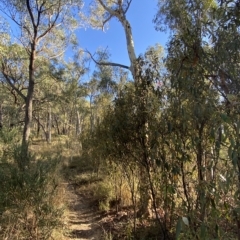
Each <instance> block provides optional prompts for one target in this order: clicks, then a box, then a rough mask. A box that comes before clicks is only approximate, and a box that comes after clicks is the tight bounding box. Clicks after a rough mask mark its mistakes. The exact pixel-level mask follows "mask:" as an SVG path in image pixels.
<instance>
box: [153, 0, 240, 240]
mask: <svg viewBox="0 0 240 240" xmlns="http://www.w3.org/2000/svg"><path fill="white" fill-rule="evenodd" d="M238 5H239V4H238V1H226V2H225V1H214V0H206V1H198V0H195V1H187V0H186V1H185V0H183V1H179V2H178V3H177V4H176V2H175V1H159V11H158V13H157V15H156V16H155V23H156V28H157V29H159V30H164V28H166V26H167V27H169V28H170V29H171V31H172V33H173V34H172V37H171V40H170V42H169V44H168V56H167V58H166V66H167V70H168V74H169V79H170V81H171V88H172V92H171V94H170V98H169V100H170V102H171V108H170V109H169V110H170V112H171V111H173V113H172V118H171V117H170V116H171V114H169V113H170V112H169V113H168V118H170V119H171V121H170V123H171V124H173V125H171V124H170V126H171V128H170V129H172V130H171V131H172V133H171V134H172V136H173V135H175V136H174V137H173V140H174V141H173V142H172V147H173V148H174V155H175V156H177V155H178V154H179V155H180V156H177V158H179V159H180V160H181V161H179V162H178V161H177V160H176V161H174V162H173V164H175V165H176V166H179V170H180V171H179V175H180V176H181V178H182V179H181V180H182V184H183V185H182V186H183V189H184V192H185V196H184V199H185V200H184V202H185V206H186V207H187V208H188V210H187V213H186V215H187V217H188V220H189V224H190V225H191V228H190V231H192V234H193V235H192V236H194V237H199V236H201V234H202V231H204V235H203V236H202V239H206V238H207V236H208V237H210V238H211V237H213V236H214V237H216V236H217V237H219V236H220V235H219V234H220V233H219V231H215V232H210V231H207V226H208V225H211V224H213V225H214V224H216V226H215V227H216V229H218V228H219V226H220V225H221V224H219V223H216V222H215V221H216V219H217V218H218V216H217V215H215V214H216V209H217V210H218V211H219V210H220V209H221V208H222V204H223V202H222V200H221V197H223V195H222V193H221V190H220V186H222V183H221V182H220V181H219V178H218V175H219V174H224V173H223V171H221V168H222V169H225V170H226V169H228V170H226V172H225V174H226V175H228V172H232V167H230V165H229V163H228V164H227V165H228V167H225V164H226V162H228V161H227V159H228V158H226V154H225V153H226V152H227V151H228V153H229V159H231V160H233V163H235V166H234V168H236V169H237V168H238V154H236V152H237V151H238V150H237V149H238V147H237V145H235V143H237V142H238V137H237V134H236V132H238V130H237V127H236V126H237V125H238V124H237V123H238V122H239V120H238V117H237V115H235V114H236V113H237V111H238V110H237V109H238V107H236V106H237V104H236V103H238V102H239V100H238V94H237V92H238V85H239V81H238V77H237V76H239V64H238V63H237V62H239V47H238V42H239V22H238V20H237V19H238V18H237V16H238V12H239V8H238ZM229 63H231V64H229ZM222 103H224V104H222ZM209 110H210V111H209ZM177 113H178V115H176V114H177ZM230 116H231V117H230ZM170 119H169V120H170ZM174 119H175V120H174ZM230 119H231V120H230ZM234 126H235V127H234ZM223 127H224V128H225V129H224V130H223V129H222V128H223ZM223 135H224V136H225V137H224V138H223ZM233 136H234V137H233ZM228 137H229V140H227V138H228ZM176 139H178V140H176ZM233 139H234V140H233ZM228 141H230V142H231V144H229V143H228ZM181 142H182V143H181ZM226 146H229V148H228V149H227V148H226ZM184 159H185V160H184ZM222 160H224V161H222ZM189 162H191V163H192V164H193V165H192V172H193V175H192V174H191V175H188V174H186V172H187V171H189V167H190V164H189ZM178 164H179V165H178ZM181 166H185V167H181ZM193 166H194V167H193ZM229 167H230V168H229ZM181 168H182V169H183V171H182V170H181ZM184 171H185V173H184ZM237 171H238V175H239V170H237ZM194 172H195V173H194ZM216 173H218V175H217V174H216ZM196 174H197V181H198V187H197V188H196V192H197V194H196V196H195V195H194V194H192V193H190V191H187V189H188V188H189V186H190V185H191V186H194V184H193V183H192V184H191V183H190V182H191V181H193V182H194V181H195V180H193V179H194V175H196ZM187 175H188V176H187ZM230 175H231V174H229V175H228V176H230ZM189 176H191V178H189ZM232 178H233V179H236V178H235V177H233V176H232V175H231V177H229V178H228V177H227V178H226V179H225V180H226V182H228V184H229V183H230V182H232V181H233V179H232ZM187 182H188V183H187ZM184 185H185V186H184ZM195 186H196V185H195ZM213 186H215V187H214V188H212V187H213ZM235 187H237V186H236V185H235ZM209 189H212V191H214V192H215V196H214V198H212V195H211V194H212V193H211V194H210V193H209ZM228 191H229V192H228ZM226 192H228V193H227V194H228V195H229V194H230V190H229V189H228V190H226ZM195 197H196V198H195ZM211 201H212V203H214V206H211V205H209V203H210V202H211ZM237 202H238V201H236V199H235V203H237ZM231 208H232V209H233V212H234V211H235V207H233V206H231ZM195 212H198V213H199V215H198V217H197V218H196V214H195ZM235 215H236V216H235V217H234V218H235V219H236V222H237V224H236V225H237V226H239V216H238V214H235ZM198 218H199V219H198ZM234 218H233V216H231V218H230V219H232V220H233V219H234ZM199 220H200V221H201V223H200V224H198V223H196V222H198V221H199ZM232 220H229V222H228V223H232ZM178 226H180V225H178ZM200 226H201V227H200ZM237 228H238V231H239V227H237ZM200 229H201V233H200ZM221 234H222V232H221ZM239 236H240V235H239ZM238 238H239V237H238Z"/></svg>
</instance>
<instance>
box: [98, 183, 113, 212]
mask: <svg viewBox="0 0 240 240" xmlns="http://www.w3.org/2000/svg"><path fill="white" fill-rule="evenodd" d="M93 195H94V199H95V200H96V201H97V202H98V206H99V210H102V211H107V210H109V202H110V201H111V200H112V199H113V190H112V188H111V185H110V184H109V183H107V182H99V183H97V184H96V185H95V186H94V188H93Z"/></svg>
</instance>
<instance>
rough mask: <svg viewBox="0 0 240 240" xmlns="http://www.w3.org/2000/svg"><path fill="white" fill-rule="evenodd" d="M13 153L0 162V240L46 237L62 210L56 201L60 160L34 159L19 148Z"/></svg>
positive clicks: (54, 225)
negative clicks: (22, 164) (22, 165)
mask: <svg viewBox="0 0 240 240" xmlns="http://www.w3.org/2000/svg"><path fill="white" fill-rule="evenodd" d="M12 156H13V159H14V161H5V162H0V164H1V167H0V189H1V191H0V225H1V226H0V239H13V240H14V239H36V240H37V239H48V238H49V237H50V236H51V233H52V231H53V229H55V228H57V227H59V226H61V221H60V217H61V215H62V212H63V211H62V210H63V209H62V208H61V207H60V206H59V204H55V201H56V195H57V193H58V166H59V161H58V160H53V159H45V160H42V161H34V158H33V157H32V156H31V155H30V154H29V153H28V152H27V153H26V152H25V153H24V149H21V147H16V148H14V149H13V155H12ZM24 157H25V158H27V161H26V159H24ZM9 158H11V156H9ZM20 161H25V164H24V166H25V167H24V168H21V167H20V166H21V164H20Z"/></svg>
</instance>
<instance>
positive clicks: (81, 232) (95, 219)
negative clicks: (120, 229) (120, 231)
mask: <svg viewBox="0 0 240 240" xmlns="http://www.w3.org/2000/svg"><path fill="white" fill-rule="evenodd" d="M65 193H66V203H67V205H68V211H67V213H66V218H67V220H66V221H67V228H68V235H69V236H68V237H67V240H70V239H92V240H98V239H101V236H102V234H103V229H102V228H101V225H100V224H99V221H100V220H101V219H102V216H101V215H100V213H98V211H96V209H95V208H94V207H92V206H91V198H90V196H87V195H86V194H85V193H84V192H82V193H79V192H77V191H76V190H75V187H74V185H73V184H70V183H67V184H66V192H65Z"/></svg>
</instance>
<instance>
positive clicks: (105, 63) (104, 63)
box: [84, 50, 130, 70]
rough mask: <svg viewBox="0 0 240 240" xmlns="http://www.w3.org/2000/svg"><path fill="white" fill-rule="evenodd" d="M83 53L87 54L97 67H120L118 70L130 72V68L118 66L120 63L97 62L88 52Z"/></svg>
mask: <svg viewBox="0 0 240 240" xmlns="http://www.w3.org/2000/svg"><path fill="white" fill-rule="evenodd" d="M84 52H86V53H88V54H89V55H90V57H91V59H92V60H93V61H94V62H95V63H96V64H97V65H101V66H113V67H120V68H125V69H128V70H130V67H129V66H126V65H123V64H120V63H113V62H98V61H97V60H95V59H94V57H93V55H92V54H91V53H90V52H89V51H87V50H85V51H84Z"/></svg>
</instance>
